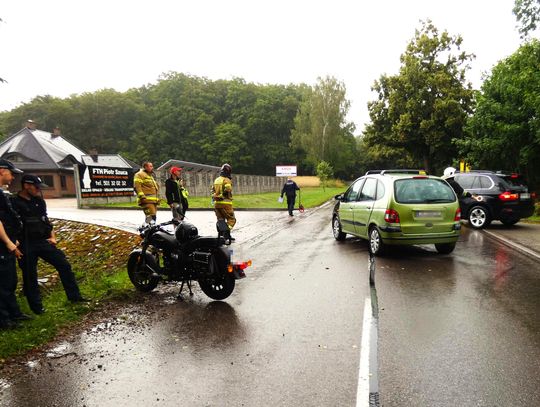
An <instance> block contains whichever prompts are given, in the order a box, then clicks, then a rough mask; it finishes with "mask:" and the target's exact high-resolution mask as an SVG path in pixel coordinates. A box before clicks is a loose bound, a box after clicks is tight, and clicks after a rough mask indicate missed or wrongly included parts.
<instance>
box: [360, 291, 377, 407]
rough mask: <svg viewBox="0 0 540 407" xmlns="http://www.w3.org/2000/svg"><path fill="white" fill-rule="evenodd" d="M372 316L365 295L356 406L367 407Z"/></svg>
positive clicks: (369, 304) (369, 303)
mask: <svg viewBox="0 0 540 407" xmlns="http://www.w3.org/2000/svg"><path fill="white" fill-rule="evenodd" d="M372 318H373V317H372V312H371V298H369V297H367V298H366V301H365V304H364V321H363V323H362V344H361V346H360V367H359V369H358V389H357V391H356V407H369V353H370V352H369V340H370V338H371V326H372Z"/></svg>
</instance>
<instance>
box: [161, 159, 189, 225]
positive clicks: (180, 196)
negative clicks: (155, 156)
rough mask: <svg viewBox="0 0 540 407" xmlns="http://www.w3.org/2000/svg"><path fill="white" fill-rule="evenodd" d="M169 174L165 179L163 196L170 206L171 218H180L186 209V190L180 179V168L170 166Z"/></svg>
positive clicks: (182, 217)
mask: <svg viewBox="0 0 540 407" xmlns="http://www.w3.org/2000/svg"><path fill="white" fill-rule="evenodd" d="M170 172H171V176H170V177H169V178H167V179H166V180H165V197H166V198H167V204H168V205H169V206H170V207H171V210H172V215H173V219H177V220H182V219H184V216H185V215H186V211H187V209H188V200H187V197H188V191H187V189H185V188H184V185H183V181H182V168H180V167H172V168H171V171H170Z"/></svg>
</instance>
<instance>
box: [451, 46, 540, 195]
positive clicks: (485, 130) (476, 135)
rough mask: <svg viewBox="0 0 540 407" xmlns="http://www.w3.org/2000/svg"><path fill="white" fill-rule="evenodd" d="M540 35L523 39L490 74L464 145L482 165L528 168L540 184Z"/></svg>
mask: <svg viewBox="0 0 540 407" xmlns="http://www.w3.org/2000/svg"><path fill="white" fill-rule="evenodd" d="M539 64H540V41H539V40H532V41H530V42H528V43H525V44H524V45H522V46H521V47H520V48H519V49H518V50H517V51H516V52H515V53H514V54H512V55H511V56H510V57H508V58H506V59H505V60H503V61H501V62H499V63H498V64H497V65H496V66H495V67H494V68H493V70H492V72H491V74H490V76H489V77H487V78H486V79H485V80H484V83H483V84H482V88H481V91H480V92H479V93H478V95H477V107H476V110H475V112H474V115H473V117H472V118H471V120H470V121H469V125H468V127H467V130H468V132H467V137H466V138H465V139H464V140H461V141H458V142H457V144H458V147H459V148H460V151H461V153H462V154H463V156H465V157H466V158H467V159H468V160H469V161H470V162H471V163H472V164H473V166H475V167H476V168H479V167H483V168H490V169H500V170H511V171H517V172H520V173H524V174H525V175H526V176H527V178H529V180H530V182H531V184H532V185H536V186H540V92H539V89H540V74H539V70H538V66H539Z"/></svg>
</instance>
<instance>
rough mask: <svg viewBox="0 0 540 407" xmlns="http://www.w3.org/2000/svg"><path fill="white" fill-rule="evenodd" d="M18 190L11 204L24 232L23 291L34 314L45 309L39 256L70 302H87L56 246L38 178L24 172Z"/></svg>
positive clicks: (64, 257)
mask: <svg viewBox="0 0 540 407" xmlns="http://www.w3.org/2000/svg"><path fill="white" fill-rule="evenodd" d="M21 186H22V189H21V191H20V192H19V193H18V194H17V195H16V196H15V197H13V198H12V203H13V207H14V208H15V210H16V211H17V213H18V214H19V216H20V217H21V221H22V223H23V233H22V238H21V242H22V244H21V248H22V252H23V257H22V258H21V259H19V267H20V268H21V270H22V274H23V291H24V294H25V295H26V300H27V301H28V305H29V306H30V309H31V310H32V311H33V312H34V313H36V314H42V313H43V312H45V310H44V308H43V305H42V302H41V295H40V292H39V285H38V275H37V262H38V259H39V258H42V259H43V260H45V261H46V262H47V263H49V264H51V265H52V266H54V268H56V270H57V271H58V274H60V280H61V281H62V285H63V286H64V291H65V292H66V295H67V298H68V300H69V301H71V302H88V301H89V300H87V299H86V298H83V297H82V295H81V292H80V291H79V286H78V285H77V281H76V280H75V274H73V271H72V270H71V264H69V262H68V260H67V259H66V256H65V254H64V252H62V250H60V249H58V248H57V247H56V236H55V233H54V230H53V226H52V224H51V223H50V222H49V218H48V217H47V204H46V203H45V200H44V199H43V198H42V197H41V190H40V188H41V187H42V186H45V184H43V182H42V181H41V178H39V177H36V176H35V175H31V174H25V175H23V177H22V180H21Z"/></svg>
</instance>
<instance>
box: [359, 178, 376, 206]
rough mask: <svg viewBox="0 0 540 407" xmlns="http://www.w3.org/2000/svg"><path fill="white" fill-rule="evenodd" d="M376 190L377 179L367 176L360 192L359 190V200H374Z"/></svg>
mask: <svg viewBox="0 0 540 407" xmlns="http://www.w3.org/2000/svg"><path fill="white" fill-rule="evenodd" d="M376 190H377V180H376V179H375V178H367V179H366V182H365V183H364V186H363V187H362V192H360V197H359V198H358V200H359V201H374V200H375V196H376V194H375V193H376Z"/></svg>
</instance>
